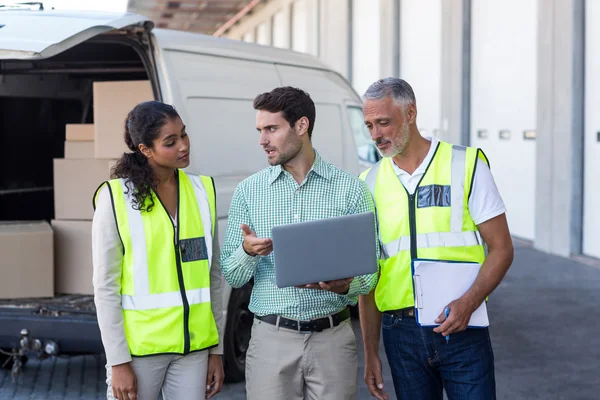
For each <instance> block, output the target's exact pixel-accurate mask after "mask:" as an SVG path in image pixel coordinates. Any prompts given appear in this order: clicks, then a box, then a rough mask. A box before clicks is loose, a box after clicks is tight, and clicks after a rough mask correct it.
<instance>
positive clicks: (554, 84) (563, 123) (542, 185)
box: [534, 0, 585, 256]
mask: <svg viewBox="0 0 600 400" xmlns="http://www.w3.org/2000/svg"><path fill="white" fill-rule="evenodd" d="M538 10H539V11H538V12H539V21H538V91H537V92H538V93H537V99H538V100H537V101H538V106H537V110H538V111H537V135H536V140H537V157H536V173H537V184H536V199H537V202H536V203H537V204H536V218H535V242H534V246H535V247H536V248H537V249H539V250H543V251H547V252H550V253H554V254H558V255H562V256H569V255H571V254H580V253H581V243H582V215H583V140H584V139H583V138H584V136H583V133H584V129H583V126H584V125H583V124H584V33H585V31H584V29H585V28H584V22H585V18H584V17H585V14H584V0H538Z"/></svg>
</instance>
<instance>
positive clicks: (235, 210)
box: [221, 151, 379, 320]
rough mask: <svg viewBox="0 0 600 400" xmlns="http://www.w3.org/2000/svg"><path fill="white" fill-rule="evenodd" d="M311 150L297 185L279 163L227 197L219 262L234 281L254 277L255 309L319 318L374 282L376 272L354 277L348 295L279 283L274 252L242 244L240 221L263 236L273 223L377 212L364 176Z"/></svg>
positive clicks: (252, 302)
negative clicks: (252, 251) (254, 252)
mask: <svg viewBox="0 0 600 400" xmlns="http://www.w3.org/2000/svg"><path fill="white" fill-rule="evenodd" d="M315 156H316V157H315V162H314V164H313V167H312V168H311V170H310V171H309V172H308V174H307V175H306V178H305V180H304V182H302V184H301V185H298V183H297V182H296V181H295V180H294V178H293V177H292V175H291V174H290V173H288V172H287V171H285V170H284V169H283V168H282V167H281V166H275V167H270V168H267V169H264V170H262V171H260V172H258V173H256V174H254V175H252V176H251V177H249V178H247V179H246V180H244V181H242V182H241V183H240V184H239V185H238V187H237V188H236V191H235V193H234V195H233V199H232V200H231V208H230V210H229V221H228V223H227V230H226V232H225V242H224V244H223V248H222V251H221V268H222V269H223V276H224V277H225V279H226V280H227V282H228V283H229V284H230V285H231V286H232V287H240V286H243V285H244V284H246V283H247V282H248V281H250V279H251V278H252V277H254V289H253V291H252V296H251V299H250V306H249V309H250V311H252V312H253V313H255V314H257V315H261V316H263V315H267V314H278V315H281V316H284V317H286V318H293V319H297V320H309V319H314V318H321V317H324V316H327V315H329V314H333V313H336V312H338V311H341V310H342V309H344V308H345V307H347V306H348V305H354V304H356V302H357V299H358V295H359V294H367V293H369V292H370V291H371V290H372V289H373V288H374V287H375V285H376V283H377V275H378V274H373V275H365V276H359V277H355V279H354V280H353V281H352V283H351V284H350V290H349V291H348V294H347V295H338V294H335V293H332V292H329V291H325V290H315V289H299V288H295V287H288V288H278V287H277V286H276V285H275V283H274V282H275V266H274V257H273V253H271V254H270V255H268V256H266V257H263V256H255V257H252V256H249V255H248V254H246V252H245V251H244V249H243V247H242V242H243V238H242V231H241V228H240V224H242V223H244V224H247V225H248V226H250V228H251V229H252V230H253V231H254V232H255V233H256V236H257V237H259V238H265V237H271V228H273V227H274V226H276V225H282V224H291V223H295V222H302V221H309V220H315V219H321V218H330V217H339V216H342V215H347V214H358V213H362V212H369V211H372V212H375V205H374V202H373V198H372V196H371V193H370V192H369V189H368V188H367V186H366V185H365V183H364V182H363V181H361V180H360V179H358V177H355V176H353V175H351V174H349V173H347V172H344V171H342V170H340V169H339V168H337V167H335V166H333V165H332V164H330V163H328V162H326V161H323V160H322V159H321V157H320V156H319V154H318V153H317V152H316V151H315ZM306 251H310V249H306ZM377 251H378V254H377V255H378V256H379V249H378V250H377Z"/></svg>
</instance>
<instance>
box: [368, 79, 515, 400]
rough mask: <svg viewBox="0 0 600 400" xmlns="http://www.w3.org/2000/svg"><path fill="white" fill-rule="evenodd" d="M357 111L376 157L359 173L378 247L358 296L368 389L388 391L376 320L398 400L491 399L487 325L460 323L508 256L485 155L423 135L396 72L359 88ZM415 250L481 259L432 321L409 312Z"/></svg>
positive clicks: (381, 394)
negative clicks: (371, 205) (467, 283)
mask: <svg viewBox="0 0 600 400" xmlns="http://www.w3.org/2000/svg"><path fill="white" fill-rule="evenodd" d="M363 112H364V119H365V124H366V126H367V128H368V129H369V131H370V133H371V137H372V139H373V141H375V143H376V145H377V148H378V150H379V152H380V153H381V155H382V156H383V159H382V160H381V161H379V163H377V164H376V165H375V166H374V167H372V168H369V169H368V170H367V171H365V172H363V174H362V175H361V179H363V180H365V182H366V183H367V186H369V189H370V190H371V193H372V194H373V196H374V199H375V204H376V207H377V212H378V223H379V241H380V243H381V246H382V260H380V266H381V270H380V271H381V276H380V278H379V282H378V284H377V287H376V288H375V289H374V290H373V291H372V292H371V293H369V294H368V295H364V296H360V300H359V307H360V316H361V328H362V331H363V341H364V343H363V344H364V349H365V382H366V383H367V386H368V387H369V391H370V392H371V394H372V395H373V396H375V397H376V398H378V399H387V398H388V397H387V394H386V393H385V390H384V387H383V379H382V374H381V360H380V359H379V355H378V348H379V335H380V334H379V332H380V329H381V327H382V328H383V329H382V332H383V343H384V346H385V351H386V355H387V358H388V361H389V363H390V367H391V371H392V377H393V381H394V389H395V392H396V395H397V397H398V398H399V399H410V400H419V399H423V400H425V399H427V400H433V399H439V400H441V399H442V398H443V397H442V393H443V390H444V389H445V390H446V394H447V395H448V399H449V400H454V399H467V398H469V399H495V398H496V389H495V377H494V356H493V351H492V346H491V343H490V336H489V332H488V329H487V327H486V328H477V329H475V328H469V327H468V323H469V320H470V318H471V315H472V314H473V312H474V311H475V310H476V309H478V308H479V306H480V305H481V304H482V303H483V302H484V301H486V298H487V296H488V295H489V294H490V293H491V292H492V291H493V290H494V289H495V288H496V286H497V285H498V284H499V283H500V281H501V280H502V279H503V277H504V275H505V274H506V272H507V271H508V269H509V267H510V265H511V263H512V260H513V245H512V240H511V237H510V233H509V230H508V224H507V221H506V215H505V212H506V209H505V207H504V203H503V201H502V198H501V196H500V194H499V192H498V189H497V187H496V184H495V182H494V179H493V177H492V174H491V172H490V168H489V162H488V160H487V158H486V156H485V155H484V154H483V151H481V149H477V148H471V147H463V146H457V145H452V144H449V143H445V142H443V141H439V140H438V139H436V138H434V137H423V136H422V135H421V134H420V132H419V130H418V128H417V102H416V98H415V94H414V92H413V89H412V88H411V86H410V85H409V84H408V83H407V82H406V81H404V80H402V79H398V78H386V79H381V80H378V81H377V82H375V83H373V84H372V85H371V86H370V87H369V88H368V89H367V91H366V93H365V94H364V96H363ZM484 242H485V243H486V244H487V247H488V253H487V255H486V252H485V248H484ZM399 243H400V244H402V245H398V244H399ZM417 258H427V259H435V260H441V261H458V262H475V263H479V264H480V265H481V267H480V269H479V272H478V275H477V278H476V279H475V282H474V283H473V284H472V285H471V287H470V288H469V289H468V290H467V291H466V292H465V293H464V294H463V295H462V296H460V297H458V298H456V299H455V300H453V301H451V302H449V304H447V305H446V306H445V307H444V310H446V309H447V310H449V314H448V315H447V316H446V315H445V312H444V311H442V313H441V314H440V316H439V317H438V319H437V320H436V321H435V322H436V324H438V325H437V326H436V327H435V328H434V327H422V326H421V325H419V324H418V322H417V321H416V319H415V302H414V298H415V296H414V293H413V276H412V270H411V262H412V260H415V259H417ZM448 284H452V283H451V282H448ZM449 335H451V336H452V339H451V340H448V336H449Z"/></svg>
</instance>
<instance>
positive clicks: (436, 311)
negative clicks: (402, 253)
mask: <svg viewBox="0 0 600 400" xmlns="http://www.w3.org/2000/svg"><path fill="white" fill-rule="evenodd" d="M479 268H480V264H478V263H462V262H454V261H440V260H419V259H416V260H414V261H413V282H414V289H415V308H416V309H417V322H418V323H419V325H421V326H438V325H439V324H438V323H436V322H435V320H436V319H437V318H438V317H439V316H440V314H441V313H442V312H443V311H444V308H445V307H446V305H448V304H449V303H450V302H452V301H453V300H456V299H458V298H459V297H460V296H462V295H463V294H464V293H465V292H466V291H467V290H469V288H470V287H471V285H473V282H475V279H476V278H477V274H478V273H479ZM489 323H490V322H489V319H488V313H487V306H486V304H485V301H484V302H483V303H482V304H481V305H480V306H479V308H478V309H477V310H475V312H474V313H473V314H472V315H471V319H470V320H469V326H470V327H486V326H489Z"/></svg>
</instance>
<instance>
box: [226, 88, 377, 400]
mask: <svg viewBox="0 0 600 400" xmlns="http://www.w3.org/2000/svg"><path fill="white" fill-rule="evenodd" d="M254 108H255V109H256V110H257V114H256V129H257V130H258V132H259V133H260V136H259V144H260V146H262V148H263V149H264V151H265V153H266V155H267V160H268V162H269V165H270V167H269V168H266V169H264V170H262V171H260V172H258V173H256V174H254V175H252V176H251V177H249V178H248V179H246V180H244V181H243V182H241V183H240V184H239V185H238V187H237V189H236V191H235V193H234V195H233V199H232V201H231V208H230V210H229V220H228V224H227V230H226V233H225V241H224V244H223V249H222V252H221V265H222V269H223V275H224V277H225V279H226V280H227V282H228V283H229V284H230V285H231V286H232V287H234V288H237V287H241V286H243V285H244V284H246V283H247V282H249V281H250V280H251V279H252V278H254V288H253V290H252V297H251V300H250V307H249V308H250V311H252V312H253V313H254V314H255V319H254V323H253V326H252V337H251V340H250V346H249V348H248V352H247V355H246V391H247V398H248V399H249V400H254V399H304V398H307V399H328V400H336V399H339V400H348V399H354V398H355V397H356V385H357V383H356V377H357V370H358V366H357V353H356V339H355V336H354V332H353V330H352V327H351V322H350V312H349V308H348V307H349V306H350V305H355V304H356V302H357V299H358V295H361V294H368V293H369V292H370V291H371V290H372V289H373V288H374V287H375V285H376V283H377V274H373V275H366V276H358V277H354V278H348V279H342V280H337V281H330V282H321V283H315V284H311V285H305V286H303V287H289V288H277V286H276V285H275V283H274V281H275V279H274V278H275V266H274V259H273V254H272V250H273V244H272V241H271V239H270V235H271V228H272V227H273V226H276V225H282V224H290V223H296V222H302V221H309V220H315V219H321V218H330V217H338V216H342V215H347V214H358V213H363V212H369V211H371V212H374V211H375V206H374V202H373V198H372V196H371V193H370V192H369V189H368V188H367V186H366V184H364V182H362V181H361V180H360V179H358V177H355V176H353V175H351V174H349V173H347V172H344V171H342V170H340V169H339V168H336V167H335V166H333V165H332V164H330V163H328V162H327V161H325V160H323V159H322V158H321V156H320V155H319V153H318V152H317V151H316V150H315V149H314V148H313V146H312V142H311V136H312V131H313V127H314V124H315V105H314V103H313V101H312V99H311V98H310V96H309V95H308V94H307V93H305V92H304V91H302V90H300V89H296V88H291V87H281V88H276V89H274V90H272V91H271V92H268V93H263V94H260V95H258V96H257V97H256V99H255V100H254ZM306 251H307V252H308V251H310V249H306ZM298 321H312V324H311V325H312V326H316V327H318V328H317V329H316V330H314V331H312V332H311V331H310V330H308V331H306V330H304V328H303V329H302V330H299V329H298Z"/></svg>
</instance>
